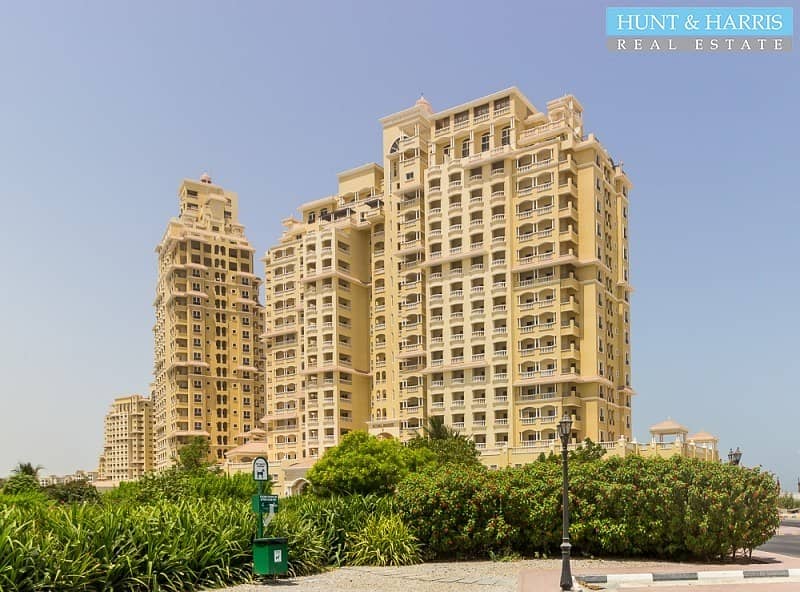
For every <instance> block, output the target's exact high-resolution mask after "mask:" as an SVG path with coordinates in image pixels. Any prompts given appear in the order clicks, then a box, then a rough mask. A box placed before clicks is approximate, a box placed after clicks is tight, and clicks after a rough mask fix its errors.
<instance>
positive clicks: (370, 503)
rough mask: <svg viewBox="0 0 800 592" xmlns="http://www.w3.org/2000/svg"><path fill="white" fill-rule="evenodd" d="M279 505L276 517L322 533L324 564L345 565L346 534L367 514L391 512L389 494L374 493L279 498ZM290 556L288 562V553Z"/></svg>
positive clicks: (356, 527)
mask: <svg viewBox="0 0 800 592" xmlns="http://www.w3.org/2000/svg"><path fill="white" fill-rule="evenodd" d="M281 504H282V505H281V511H280V513H279V514H278V517H279V518H281V519H282V520H291V521H293V523H304V524H307V525H309V527H310V528H311V529H312V531H313V532H316V533H319V534H320V535H321V536H322V540H323V544H324V549H325V553H324V561H323V565H342V564H344V563H345V552H346V550H347V535H348V533H351V532H354V531H356V530H358V529H359V528H361V527H362V526H363V525H364V523H365V522H366V520H367V519H368V518H369V517H370V516H385V515H388V514H391V513H393V512H394V502H393V500H392V498H391V497H382V496H376V495H366V496H360V495H351V496H333V497H327V498H320V497H316V496H313V495H303V496H298V497H291V498H288V499H286V500H282V502H281ZM279 523H280V521H279ZM290 551H291V550H290ZM289 558H290V561H291V558H292V554H291V552H290V553H289Z"/></svg>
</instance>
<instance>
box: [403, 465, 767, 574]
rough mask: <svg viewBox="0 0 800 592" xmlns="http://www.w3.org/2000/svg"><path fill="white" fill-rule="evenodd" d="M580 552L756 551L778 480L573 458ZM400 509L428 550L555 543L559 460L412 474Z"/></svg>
mask: <svg viewBox="0 0 800 592" xmlns="http://www.w3.org/2000/svg"><path fill="white" fill-rule="evenodd" d="M570 474H571V477H570V507H571V530H570V533H571V538H572V542H573V544H574V546H575V551H576V552H577V553H581V552H583V553H591V554H604V555H608V554H612V555H615V554H618V555H622V554H624V555H628V556H636V555H646V556H660V557H668V558H685V557H697V558H701V559H717V558H722V557H728V556H733V555H735V554H736V553H737V552H738V551H739V550H743V551H745V552H748V553H749V552H752V549H753V548H755V547H757V546H758V545H761V544H763V543H764V542H766V541H767V540H769V538H770V537H771V536H772V535H773V534H774V532H775V529H776V528H777V526H778V515H777V510H776V501H777V489H776V487H775V484H774V482H773V480H772V477H771V476H770V475H768V474H766V473H762V472H760V471H759V470H758V469H746V468H742V467H734V466H730V465H722V464H717V463H709V462H703V461H698V460H692V459H685V458H672V459H669V460H664V459H658V458H653V459H644V458H641V457H629V458H626V459H621V458H611V459H609V460H606V461H603V460H587V461H585V462H577V463H575V464H573V465H571V466H570ZM397 504H398V509H399V511H400V513H401V515H402V516H403V518H404V520H405V521H406V523H407V524H408V525H409V527H410V528H411V531H412V533H413V534H414V535H415V536H416V537H417V538H418V539H419V540H420V541H421V543H422V544H423V546H424V547H425V549H426V551H427V553H428V555H429V556H433V557H485V556H488V555H492V554H496V553H505V552H509V551H514V552H518V553H522V554H524V555H532V554H534V553H536V552H539V553H551V552H555V551H557V549H558V545H559V543H560V536H561V467H560V466H559V464H558V463H554V462H538V463H532V464H530V465H527V466H525V467H522V468H508V469H503V470H500V471H481V470H476V469H473V470H465V469H464V468H454V467H451V468H445V469H438V470H426V471H423V472H421V473H417V474H412V475H409V476H408V477H407V478H406V479H405V480H404V481H403V482H402V483H401V484H400V485H399V487H398V489H397Z"/></svg>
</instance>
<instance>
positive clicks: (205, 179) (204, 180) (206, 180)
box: [200, 173, 211, 185]
mask: <svg viewBox="0 0 800 592" xmlns="http://www.w3.org/2000/svg"><path fill="white" fill-rule="evenodd" d="M200 182H201V183H207V184H208V185H211V175H209V174H208V173H203V174H202V175H200Z"/></svg>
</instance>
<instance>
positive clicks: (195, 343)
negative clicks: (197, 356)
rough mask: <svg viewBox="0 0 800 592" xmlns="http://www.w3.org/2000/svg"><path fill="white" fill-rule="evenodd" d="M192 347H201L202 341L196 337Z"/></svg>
mask: <svg viewBox="0 0 800 592" xmlns="http://www.w3.org/2000/svg"><path fill="white" fill-rule="evenodd" d="M192 345H194V346H195V347H200V345H201V342H200V339H198V338H197V337H195V338H194V339H193V340H192Z"/></svg>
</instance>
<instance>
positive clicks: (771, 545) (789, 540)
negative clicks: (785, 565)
mask: <svg viewBox="0 0 800 592" xmlns="http://www.w3.org/2000/svg"><path fill="white" fill-rule="evenodd" d="M798 527H800V520H781V531H783V532H781V534H778V535H776V536H774V537H772V538H771V539H770V540H769V541H768V542H767V543H766V544H764V545H761V546H760V547H759V548H758V549H759V551H766V552H767V553H780V554H781V555H788V556H789V557H800V533H798V531H797V530H796V529H798ZM790 533H792V534H790Z"/></svg>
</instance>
